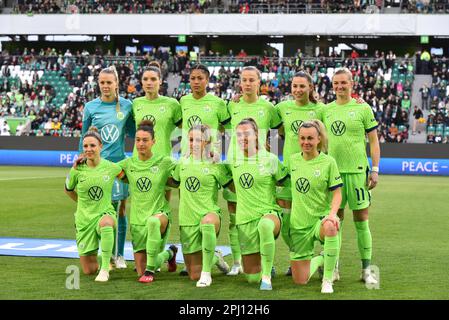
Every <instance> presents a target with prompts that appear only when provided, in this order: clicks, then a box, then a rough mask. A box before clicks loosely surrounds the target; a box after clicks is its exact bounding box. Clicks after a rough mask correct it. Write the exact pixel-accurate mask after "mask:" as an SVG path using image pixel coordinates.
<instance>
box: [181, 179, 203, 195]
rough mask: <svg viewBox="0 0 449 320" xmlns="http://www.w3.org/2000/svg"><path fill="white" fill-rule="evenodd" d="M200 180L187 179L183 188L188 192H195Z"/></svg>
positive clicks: (198, 187)
mask: <svg viewBox="0 0 449 320" xmlns="http://www.w3.org/2000/svg"><path fill="white" fill-rule="evenodd" d="M200 185H201V184H200V180H198V179H197V178H196V177H188V178H187V180H186V183H185V187H186V189H187V190H188V191H190V192H197V191H198V190H199V189H200Z"/></svg>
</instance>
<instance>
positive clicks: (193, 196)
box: [173, 125, 232, 287]
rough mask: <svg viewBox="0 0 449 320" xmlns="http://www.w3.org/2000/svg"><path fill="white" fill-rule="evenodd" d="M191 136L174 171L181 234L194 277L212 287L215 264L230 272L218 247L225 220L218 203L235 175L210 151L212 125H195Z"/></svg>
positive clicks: (189, 272) (198, 282) (185, 259)
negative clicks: (177, 192) (220, 193)
mask: <svg viewBox="0 0 449 320" xmlns="http://www.w3.org/2000/svg"><path fill="white" fill-rule="evenodd" d="M187 137H188V142H189V148H188V151H187V154H186V155H185V156H183V157H182V158H181V159H180V162H179V164H177V165H176V169H175V171H174V173H173V180H175V181H174V182H175V184H174V185H173V186H179V188H180V203H179V226H180V237H181V244H182V251H183V254H184V261H185V264H186V268H187V272H188V274H189V277H190V279H191V280H198V281H197V283H196V286H197V287H208V286H210V285H211V283H212V277H211V268H212V265H213V264H215V265H216V266H217V267H218V268H219V269H220V271H222V272H223V273H225V274H226V273H228V272H229V266H228V265H227V263H226V262H225V261H224V260H223V255H222V253H221V252H220V251H218V250H215V247H216V244H217V235H218V233H219V231H220V227H221V219H222V213H221V210H220V207H219V206H218V204H217V202H218V188H219V186H222V187H225V186H227V185H228V184H230V183H231V181H232V177H231V174H230V172H229V171H228V170H227V168H226V166H225V165H224V164H221V163H217V161H218V160H219V159H216V158H215V159H214V155H213V154H212V153H211V151H210V148H211V135H210V129H209V127H208V126H205V125H195V126H193V127H191V128H190V130H189V132H188V136H187Z"/></svg>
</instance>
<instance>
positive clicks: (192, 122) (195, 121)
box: [187, 115, 202, 128]
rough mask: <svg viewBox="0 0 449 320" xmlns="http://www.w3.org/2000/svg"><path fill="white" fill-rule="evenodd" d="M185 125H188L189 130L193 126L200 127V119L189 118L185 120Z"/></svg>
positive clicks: (196, 117) (195, 117)
mask: <svg viewBox="0 0 449 320" xmlns="http://www.w3.org/2000/svg"><path fill="white" fill-rule="evenodd" d="M187 123H188V125H189V128H191V127H193V126H195V125H200V124H202V122H201V118H200V117H198V116H195V115H194V116H191V117H190V118H189V119H188V120H187Z"/></svg>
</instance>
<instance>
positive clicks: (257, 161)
mask: <svg viewBox="0 0 449 320" xmlns="http://www.w3.org/2000/svg"><path fill="white" fill-rule="evenodd" d="M242 157H243V158H242V159H238V161H236V162H235V163H234V164H229V165H228V166H229V168H230V169H231V170H232V177H233V179H234V185H235V191H236V194H237V203H238V204H237V212H236V219H237V221H236V224H245V223H247V222H251V221H253V220H256V219H260V218H261V217H262V216H263V215H264V214H267V213H269V212H272V211H277V212H280V211H281V208H280V207H279V206H278V205H277V203H276V182H278V181H281V180H283V179H285V178H286V177H287V176H288V170H287V168H286V167H284V166H283V165H282V163H281V162H280V161H279V159H278V157H277V156H276V155H274V154H272V153H270V152H268V151H267V150H265V149H261V150H259V152H258V153H257V154H256V155H254V156H252V157H249V158H247V157H245V156H244V155H242Z"/></svg>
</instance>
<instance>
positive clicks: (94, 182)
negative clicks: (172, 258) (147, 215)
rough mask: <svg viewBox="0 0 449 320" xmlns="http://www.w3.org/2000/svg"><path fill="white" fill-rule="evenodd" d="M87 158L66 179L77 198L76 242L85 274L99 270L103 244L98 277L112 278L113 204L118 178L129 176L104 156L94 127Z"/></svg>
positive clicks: (89, 133)
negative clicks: (115, 181) (110, 269)
mask: <svg viewBox="0 0 449 320" xmlns="http://www.w3.org/2000/svg"><path fill="white" fill-rule="evenodd" d="M82 146H83V156H84V159H85V161H84V162H83V163H78V164H77V165H76V167H75V166H74V167H73V168H72V169H71V170H70V173H69V175H68V177H67V180H66V183H65V192H66V194H67V195H68V196H69V197H70V198H71V199H72V200H74V201H76V202H77V207H76V212H75V227H76V244H77V247H78V254H79V256H80V263H81V268H82V269H83V272H84V273H85V274H94V273H96V272H97V270H98V267H99V264H98V262H97V252H98V248H99V242H100V246H101V255H100V256H99V258H101V262H100V271H99V273H98V275H97V277H96V278H95V281H100V282H106V281H108V280H109V263H110V260H111V257H112V250H113V247H114V232H115V230H114V229H115V228H116V226H117V212H116V210H115V209H114V207H113V205H112V204H111V197H112V188H113V186H114V180H115V178H118V179H119V180H121V179H123V178H124V177H125V173H124V172H123V170H122V169H121V168H120V166H119V165H117V164H115V163H113V162H110V161H108V160H106V159H104V158H102V157H101V156H100V152H101V149H102V147H103V143H102V139H101V136H100V134H99V133H98V129H97V128H96V127H90V128H89V130H88V131H87V132H86V134H85V135H84V137H83V139H82Z"/></svg>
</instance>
